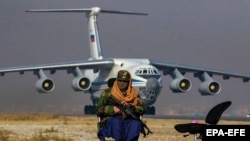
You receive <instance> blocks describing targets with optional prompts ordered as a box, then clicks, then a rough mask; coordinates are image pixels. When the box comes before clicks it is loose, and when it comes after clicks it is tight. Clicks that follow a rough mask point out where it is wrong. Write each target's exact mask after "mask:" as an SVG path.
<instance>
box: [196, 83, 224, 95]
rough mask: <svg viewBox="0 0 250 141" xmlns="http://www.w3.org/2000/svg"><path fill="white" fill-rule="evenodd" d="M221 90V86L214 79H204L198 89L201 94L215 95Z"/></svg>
mask: <svg viewBox="0 0 250 141" xmlns="http://www.w3.org/2000/svg"><path fill="white" fill-rule="evenodd" d="M220 90H221V86H220V84H219V83H218V82H216V81H205V82H202V83H201V85H200V87H199V91H200V93H201V94H202V95H215V94H219V93H220Z"/></svg>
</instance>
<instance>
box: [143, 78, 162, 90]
mask: <svg viewBox="0 0 250 141" xmlns="http://www.w3.org/2000/svg"><path fill="white" fill-rule="evenodd" d="M159 88H160V84H159V82H158V80H157V79H156V78H149V79H148V80H147V83H146V89H148V90H158V89H159Z"/></svg>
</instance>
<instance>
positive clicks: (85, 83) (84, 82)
mask: <svg viewBox="0 0 250 141" xmlns="http://www.w3.org/2000/svg"><path fill="white" fill-rule="evenodd" d="M72 87H73V89H74V90H75V91H87V90H89V89H90V87H91V82H90V80H89V78H87V77H82V76H78V77H76V78H74V79H73V81H72Z"/></svg>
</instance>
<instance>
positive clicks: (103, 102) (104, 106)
mask: <svg viewBox="0 0 250 141" xmlns="http://www.w3.org/2000/svg"><path fill="white" fill-rule="evenodd" d="M110 95H111V89H110V88H108V89H105V90H104V91H103V92H102V94H101V96H100V98H99V100H98V103H97V108H96V113H97V115H102V116H113V115H114V111H113V107H114V105H113V104H112V103H109V102H108V98H109V96H110ZM134 108H135V113H136V114H139V115H142V114H143V113H144V112H145V111H146V106H145V104H144V102H143V101H142V100H141V99H140V98H139V101H138V104H137V105H136V106H135V107H134Z"/></svg>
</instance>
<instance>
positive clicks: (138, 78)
mask: <svg viewBox="0 0 250 141" xmlns="http://www.w3.org/2000/svg"><path fill="white" fill-rule="evenodd" d="M26 12H77V13H79V12H85V13H86V17H87V19H88V30H89V43H90V56H91V57H90V58H89V59H88V60H85V61H75V62H62V63H54V64H41V65H33V66H20V67H11V68H0V75H1V76H3V75H4V74H5V73H10V72H19V73H20V74H23V73H24V72H26V71H32V72H34V74H35V75H37V76H38V81H37V82H36V85H35V87H36V89H37V90H38V92H39V93H49V92H52V91H53V90H54V88H55V84H54V81H53V80H52V79H51V78H48V77H47V76H46V74H45V72H46V71H49V72H50V73H51V74H54V73H55V72H56V71H57V70H65V71H67V72H68V73H71V74H73V75H74V77H75V78H74V79H73V81H72V87H73V89H74V90H75V91H84V92H86V93H90V95H91V100H92V102H93V105H87V106H85V107H84V112H85V114H93V113H95V106H96V102H97V100H98V98H99V96H100V93H101V90H103V89H105V88H107V87H108V83H112V81H114V80H115V78H116V75H117V72H118V71H119V70H121V69H126V70H129V72H130V73H131V75H132V78H133V79H132V82H133V86H134V87H135V88H136V89H137V90H138V91H139V94H140V96H141V98H142V99H143V100H144V102H145V104H146V105H147V107H148V111H147V114H155V108H154V106H153V104H154V103H155V101H156V99H157V97H158V96H159V94H160V91H161V88H162V75H161V73H160V71H161V72H162V74H163V75H170V76H171V78H172V81H171V83H170V89H171V90H172V91H173V92H180V93H184V92H188V91H189V90H190V89H191V86H192V84H191V81H190V80H189V79H188V78H187V77H185V76H184V74H185V73H186V72H190V73H193V74H194V77H197V78H199V79H200V81H201V84H200V87H199V92H200V93H201V94H202V95H216V94H219V93H220V90H221V86H220V83H219V82H217V81H215V80H213V79H212V75H213V74H215V75H221V76H223V78H224V79H229V78H230V77H235V78H241V79H242V80H243V82H248V81H249V79H250V76H249V75H241V74H234V73H228V72H223V71H216V70H209V69H204V68H198V67H190V66H183V65H177V64H170V63H166V62H161V61H156V60H150V59H147V58H145V59H132V58H104V57H103V55H102V51H101V44H100V39H99V34H98V27H97V15H98V14H99V13H112V14H131V15H147V14H144V13H134V12H122V11H114V10H102V9H100V8H99V7H92V8H87V9H85V8H84V9H38V10H27V11H26Z"/></svg>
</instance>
